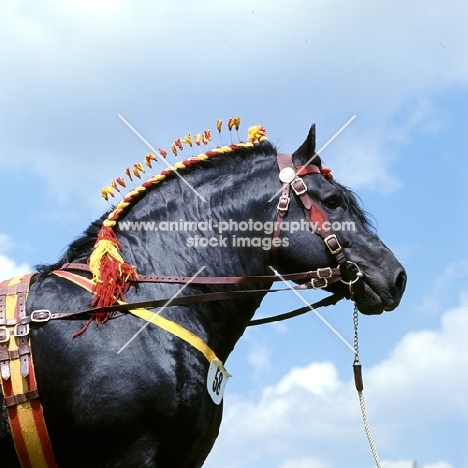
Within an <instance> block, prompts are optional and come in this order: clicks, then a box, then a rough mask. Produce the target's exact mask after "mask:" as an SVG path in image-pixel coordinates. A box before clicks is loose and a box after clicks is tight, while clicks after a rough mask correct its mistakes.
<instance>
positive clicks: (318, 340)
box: [0, 0, 468, 468]
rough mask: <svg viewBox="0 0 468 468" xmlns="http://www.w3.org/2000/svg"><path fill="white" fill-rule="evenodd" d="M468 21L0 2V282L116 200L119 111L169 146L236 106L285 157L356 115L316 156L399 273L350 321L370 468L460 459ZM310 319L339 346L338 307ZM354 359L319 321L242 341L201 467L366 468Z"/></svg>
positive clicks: (342, 311)
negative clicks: (401, 286)
mask: <svg viewBox="0 0 468 468" xmlns="http://www.w3.org/2000/svg"><path fill="white" fill-rule="evenodd" d="M467 22H468V6H467V5H466V3H465V2H458V1H446V2H436V1H425V2H422V1H414V2H403V1H400V0H396V1H393V2H388V1H381V2H371V1H360V2H346V1H329V2H325V1H314V2H310V1H308V0H307V1H306V0H302V1H300V0H297V1H296V0H288V1H283V0H280V1H275V2H271V1H269V2H267V1H266V0H257V1H249V2H246V1H236V2H214V1H208V0H195V1H190V2H189V1H158V2H154V3H153V2H149V1H136V2H119V1H114V2H113V1H105V0H94V1H90V0H87V1H83V0H82V1H69V2H58V1H42V2H36V3H31V2H24V1H8V0H7V1H4V2H2V3H1V5H0V39H1V43H2V47H1V49H0V89H1V100H0V142H1V144H0V197H1V200H2V208H1V214H2V216H1V221H0V276H1V277H2V278H8V277H10V276H13V275H15V274H20V273H22V272H26V271H28V270H30V269H31V268H32V266H33V265H35V264H37V263H40V262H52V261H55V259H56V258H57V257H58V256H59V254H60V252H61V251H62V249H63V248H64V247H65V246H66V245H67V244H68V243H69V242H70V241H71V240H72V239H73V238H74V237H76V236H77V235H79V234H80V233H81V232H82V230H83V229H84V228H85V227H86V226H87V225H88V223H89V222H90V221H92V220H93V219H95V218H96V217H98V216H100V215H101V214H102V213H103V212H104V211H105V210H107V208H108V205H107V204H106V202H105V201H104V200H103V199H102V198H101V197H100V189H101V188H102V187H103V186H105V185H107V184H108V182H109V180H110V179H112V178H113V177H116V176H119V175H121V174H122V171H123V169H124V168H125V167H127V166H128V165H129V164H133V163H134V162H139V161H141V160H142V159H143V158H144V155H145V154H146V153H147V149H148V148H147V147H146V146H145V144H144V143H143V142H142V141H141V140H139V139H138V138H137V137H136V136H135V134H133V133H132V132H131V131H130V130H129V129H128V128H127V127H126V126H125V124H124V123H123V122H122V120H121V119H119V118H118V114H121V115H122V116H123V117H124V118H125V119H126V120H128V121H129V122H130V123H131V124H132V125H133V126H134V127H135V128H136V129H138V131H139V132H140V133H141V134H142V135H144V136H145V137H146V139H147V140H148V141H150V142H151V144H152V145H154V146H160V147H163V148H166V149H169V147H170V144H171V142H172V141H174V139H175V138H177V137H180V136H184V135H185V134H186V133H187V132H188V131H192V133H196V132H197V131H200V130H202V129H206V128H211V129H212V130H214V129H215V123H216V120H217V119H219V118H222V119H227V118H229V117H231V116H237V115H239V116H241V118H242V122H243V124H242V126H241V135H242V134H245V132H246V129H247V127H248V126H249V125H253V124H256V123H260V124H262V125H263V126H265V127H266V128H267V130H268V136H269V139H270V141H272V142H273V143H275V144H277V145H278V146H279V147H280V148H281V150H282V151H293V150H294V149H295V148H296V147H297V146H298V145H299V144H300V143H302V141H303V140H304V138H305V136H306V134H307V131H308V128H309V126H310V124H311V123H313V122H315V123H316V124H317V138H318V141H317V145H318V147H320V146H322V145H323V144H325V143H326V142H327V141H328V139H329V138H330V137H332V136H333V135H334V133H335V132H336V131H337V130H338V129H339V128H340V127H341V126H342V125H344V124H345V123H346V122H347V121H348V120H349V119H350V118H351V117H352V116H354V115H355V116H356V118H355V119H354V120H353V121H352V123H351V124H350V125H349V126H348V127H347V128H346V130H345V131H343V132H342V133H341V134H340V135H339V137H338V138H336V140H334V141H333V142H332V143H331V144H330V145H329V146H327V148H326V149H325V150H324V151H323V153H322V154H321V156H322V159H323V160H324V162H325V165H327V166H330V167H332V169H333V173H334V175H335V177H336V178H337V179H338V180H339V181H341V182H343V183H345V184H346V185H349V186H351V187H352V188H353V189H355V190H356V191H357V192H358V193H359V195H360V197H361V198H362V200H363V204H364V208H365V209H366V210H367V211H369V212H370V213H372V215H373V216H374V218H375V224H376V226H377V230H378V233H379V235H380V236H381V238H382V239H383V240H384V242H385V243H386V244H387V245H388V246H389V247H390V248H392V250H393V251H394V252H395V254H396V255H397V257H398V258H399V259H400V261H401V262H402V263H403V264H404V266H405V268H406V269H407V272H408V286H407V292H406V294H405V296H404V298H403V301H402V303H401V305H400V307H399V308H398V309H397V310H396V311H394V312H392V313H386V314H384V315H382V316H379V317H363V316H362V317H361V319H360V336H361V338H360V339H361V360H362V361H363V364H364V378H365V396H366V400H367V406H368V417H369V420H370V424H371V428H372V430H373V434H374V439H375V442H376V445H377V448H378V450H379V454H380V458H381V459H382V461H383V462H382V466H383V468H413V461H415V462H417V467H418V468H464V467H466V466H468V452H467V448H466V447H467V446H468V444H467V442H468V425H467V423H468V399H467V397H466V395H467V390H468V378H467V372H466V370H467V364H468V349H467V341H466V338H465V336H466V332H467V330H468V286H467V285H468V281H467V280H468V248H467V246H466V232H467V228H468V203H467V199H468V197H467V195H468V193H467V192H468V189H467V187H468V157H467V150H468V141H467V140H468V132H467V130H468V128H467V127H468V113H467V111H466V110H467V104H468V61H467V59H466V57H467V52H468V32H467V28H466V24H467ZM187 156H189V154H188V153H187ZM306 297H307V298H308V299H310V300H311V301H313V300H316V299H317V298H318V297H320V294H319V293H315V294H313V293H311V294H308V295H307V296H306ZM300 305H301V303H300V301H299V300H298V299H297V298H296V297H294V296H293V295H292V294H287V293H285V296H283V297H282V299H281V300H278V299H277V298H275V300H274V301H273V299H269V298H267V299H265V301H264V304H263V305H262V307H261V309H260V310H259V311H258V314H259V316H261V315H266V314H270V313H276V312H283V311H286V310H289V309H291V308H294V307H299V306H300ZM322 313H323V315H324V317H325V318H326V319H327V320H328V321H329V322H330V323H331V324H332V325H333V326H334V327H335V328H336V329H337V330H338V331H339V332H340V333H341V334H342V335H343V336H344V337H345V338H347V339H348V340H349V341H350V342H351V341H352V304H351V303H341V304H339V305H338V306H336V307H334V308H332V309H328V310H325V311H323V312H322ZM352 357H353V356H352V354H351V353H350V350H349V349H348V348H347V347H346V346H345V345H343V344H342V343H341V342H340V341H339V340H338V339H337V337H336V336H335V335H334V334H333V333H331V332H330V331H329V330H328V329H327V328H326V327H325V326H324V325H323V324H322V323H321V322H320V321H319V320H318V319H317V318H316V317H315V316H314V315H312V314H311V315H307V316H304V317H301V318H297V319H295V320H293V321H290V322H287V323H283V324H278V325H266V326H264V327H261V328H256V329H249V330H247V331H246V333H245V335H244V337H243V338H242V339H241V341H240V342H239V344H238V346H237V348H236V349H235V351H234V353H233V354H232V355H231V357H230V358H229V360H228V362H227V368H228V370H229V372H230V373H231V374H233V376H234V377H233V378H232V379H231V380H230V381H229V384H228V386H227V388H226V394H225V418H224V421H223V424H222V427H221V434H220V437H219V439H218V442H217V444H216V445H215V448H214V450H213V452H212V453H211V455H210V457H209V458H208V461H207V462H206V465H205V466H207V467H208V468H214V467H215V466H216V467H220V466H222V467H226V468H249V467H256V468H258V467H261V468H290V467H294V468H338V467H343V466H346V467H350V468H363V467H364V468H365V467H369V468H370V467H371V466H373V460H372V456H371V454H370V450H369V448H368V446H367V441H366V439H365V435H364V429H363V427H362V421H361V419H360V414H359V405H358V400H357V396H356V395H355V392H354V390H353V388H352V383H351V378H352V376H351V363H352Z"/></svg>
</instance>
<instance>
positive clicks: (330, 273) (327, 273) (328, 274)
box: [317, 267, 333, 278]
mask: <svg viewBox="0 0 468 468" xmlns="http://www.w3.org/2000/svg"><path fill="white" fill-rule="evenodd" d="M322 272H325V273H324V274H323V276H322ZM317 276H318V277H319V278H331V277H332V276H333V271H332V269H331V268H330V267H326V268H319V269H318V270H317Z"/></svg>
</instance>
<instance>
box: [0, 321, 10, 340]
mask: <svg viewBox="0 0 468 468" xmlns="http://www.w3.org/2000/svg"><path fill="white" fill-rule="evenodd" d="M3 332H4V333H5V337H4V338H2V335H3ZM8 341H10V330H8V328H7V327H6V326H5V325H3V326H1V327H0V343H8Z"/></svg>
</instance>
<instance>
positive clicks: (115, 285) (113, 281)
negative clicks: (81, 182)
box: [75, 117, 267, 336]
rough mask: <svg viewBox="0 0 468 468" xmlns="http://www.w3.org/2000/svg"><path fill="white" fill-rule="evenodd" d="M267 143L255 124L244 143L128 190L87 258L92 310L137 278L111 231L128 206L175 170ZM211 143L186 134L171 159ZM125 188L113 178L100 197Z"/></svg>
mask: <svg viewBox="0 0 468 468" xmlns="http://www.w3.org/2000/svg"><path fill="white" fill-rule="evenodd" d="M239 126H240V117H235V118H231V119H229V121H228V129H229V131H231V130H232V129H233V128H234V129H235V130H236V132H237V131H238V129H239ZM216 127H217V130H218V133H220V134H221V129H222V120H218V121H217V124H216ZM220 139H221V135H220ZM266 140H267V137H266V130H265V129H264V128H263V127H262V126H260V125H255V126H253V127H250V128H249V129H248V132H247V142H239V143H237V144H231V145H229V146H226V145H224V144H222V146H219V147H217V148H213V149H210V150H208V151H206V152H204V153H203V152H201V151H200V154H198V155H197V156H193V157H190V158H188V159H185V160H183V161H181V162H176V163H175V164H174V165H172V166H169V167H168V168H167V169H165V170H163V171H161V172H160V173H159V174H156V175H153V176H151V177H149V178H148V179H147V180H146V181H145V182H143V183H141V185H139V186H138V187H136V188H134V189H132V190H130V191H129V192H128V193H127V194H126V195H125V196H123V199H122V200H121V201H120V202H119V203H117V205H116V206H115V207H114V209H113V210H112V211H111V212H110V213H109V215H108V216H107V218H106V219H105V220H104V222H103V226H102V228H101V229H100V231H99V234H98V238H97V241H96V243H95V245H94V248H93V251H92V253H91V255H90V257H89V259H88V263H89V268H90V270H91V273H92V274H93V282H94V287H93V293H94V298H93V301H92V304H91V305H92V307H105V306H112V305H114V304H117V303H118V302H119V301H124V293H125V292H126V291H127V290H128V289H129V287H130V285H131V281H132V280H135V279H137V278H138V274H137V272H136V269H135V267H134V266H132V265H130V264H129V263H126V262H125V260H124V259H123V258H122V255H121V254H120V248H121V244H120V243H119V241H118V240H117V236H116V233H115V231H114V228H115V226H116V225H117V221H118V220H119V218H120V216H121V215H122V214H123V213H124V212H125V210H126V209H127V208H128V207H129V206H130V205H132V204H134V203H135V202H136V201H138V200H139V199H140V198H141V197H142V196H143V195H144V194H145V193H146V191H147V190H148V189H149V188H151V187H152V186H154V185H156V184H158V183H160V182H161V181H163V180H164V179H166V178H167V177H168V176H170V175H172V173H173V172H174V171H177V170H180V169H185V168H187V167H190V166H193V165H195V164H198V163H200V162H202V161H205V160H207V159H210V158H213V157H216V156H220V155H223V154H226V153H230V152H233V151H235V150H237V149H239V148H242V147H245V148H249V147H253V146H254V145H257V144H259V143H261V142H263V141H266ZM210 141H212V136H211V132H210V131H209V130H205V131H204V132H202V133H197V134H196V135H195V136H194V138H193V140H192V135H191V134H190V133H188V134H187V136H185V137H184V138H178V139H176V140H175V141H174V143H172V145H171V151H172V153H173V154H174V156H177V153H178V151H180V150H183V148H184V146H183V145H184V144H185V145H188V146H190V147H191V148H192V151H193V143H195V145H196V146H198V147H201V145H202V144H203V145H205V146H207V145H208V144H209V142H210ZM231 141H232V136H231ZM221 143H222V139H221ZM158 153H159V156H161V157H162V158H166V156H167V151H165V150H163V149H161V148H158ZM153 161H157V158H156V156H155V155H153V154H152V153H149V154H147V155H146V157H145V162H144V164H145V165H146V166H147V167H148V168H152V162H153ZM145 172H146V171H145V168H144V167H143V165H142V164H138V163H137V164H134V165H133V167H132V169H130V168H129V167H128V168H127V169H126V170H125V175H126V176H127V178H128V179H129V180H130V181H132V182H133V181H134V178H136V179H141V174H143V173H145ZM126 185H127V184H126V182H125V179H124V178H123V177H118V178H116V179H113V180H112V181H111V183H110V185H108V186H107V187H104V188H103V189H102V190H101V195H102V196H103V198H104V199H105V200H109V197H115V193H114V191H117V192H119V193H121V190H122V188H126ZM109 316H110V313H97V314H95V315H94V317H93V318H94V320H95V322H96V323H98V322H106V321H107V320H108V319H109ZM93 318H92V319H93ZM92 319H90V320H89V321H88V323H87V324H86V326H85V328H84V329H83V330H81V331H80V332H78V333H76V334H75V336H78V335H79V334H81V333H82V332H83V331H85V330H86V328H87V326H88V325H89V323H90V321H91V320H92Z"/></svg>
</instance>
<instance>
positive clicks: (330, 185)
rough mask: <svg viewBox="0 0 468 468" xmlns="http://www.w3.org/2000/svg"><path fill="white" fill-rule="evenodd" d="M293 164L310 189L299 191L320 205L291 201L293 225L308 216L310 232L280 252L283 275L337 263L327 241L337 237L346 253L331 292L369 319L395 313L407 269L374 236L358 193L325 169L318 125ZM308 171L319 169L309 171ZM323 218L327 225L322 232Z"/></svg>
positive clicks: (293, 237) (297, 199)
mask: <svg viewBox="0 0 468 468" xmlns="http://www.w3.org/2000/svg"><path fill="white" fill-rule="evenodd" d="M292 161H293V165H294V167H295V168H296V173H297V174H299V175H300V178H301V179H302V180H303V182H304V186H303V187H302V186H300V187H299V188H302V190H306V194H308V196H309V197H310V199H312V200H313V202H314V206H313V207H311V209H310V210H307V209H306V207H305V206H304V203H303V200H301V198H302V197H303V196H304V195H301V194H300V195H298V194H294V196H293V197H291V200H290V207H289V213H288V216H289V217H290V218H291V221H290V222H289V226H291V225H292V220H296V222H297V221H298V220H300V219H301V217H302V218H303V217H304V216H306V217H307V219H308V221H309V230H307V229H299V230H297V232H295V233H294V234H290V236H289V242H288V246H287V247H284V246H282V247H281V248H280V249H279V252H278V256H279V260H280V262H279V265H280V267H282V270H283V271H291V270H292V269H294V270H296V271H297V269H298V268H299V269H300V270H305V269H308V268H310V267H311V265H312V267H314V268H316V267H320V266H322V267H326V266H332V265H333V264H334V263H335V264H336V263H337V262H336V254H338V252H335V251H334V250H333V247H330V246H328V245H327V242H324V239H326V238H327V237H328V236H336V241H337V245H338V247H339V249H341V252H340V255H341V258H340V259H339V260H341V262H339V263H340V268H341V273H342V279H341V281H339V282H336V283H334V284H330V285H326V289H328V290H331V291H333V292H337V293H340V294H342V295H343V296H345V297H347V298H352V299H353V300H354V301H355V302H356V305H357V307H358V309H359V310H360V311H361V312H362V313H364V314H380V313H382V312H383V311H384V310H386V311H390V310H393V309H395V308H396V307H397V306H398V304H399V303H400V300H401V297H402V295H403V292H404V290H405V285H406V273H405V270H404V268H403V267H402V265H401V264H400V263H399V262H398V260H397V259H396V258H395V256H394V255H393V253H392V252H391V250H390V249H389V248H388V247H387V246H386V245H385V244H384V243H383V242H382V241H381V240H380V239H379V237H378V236H377V235H376V234H375V233H374V232H373V231H372V226H371V224H370V222H369V221H368V219H367V217H366V214H365V213H364V212H363V210H362V209H361V208H360V206H359V203H358V201H357V197H356V196H355V195H354V194H353V192H352V191H351V190H349V189H348V188H346V187H344V186H343V185H341V184H340V183H338V182H336V181H335V180H334V179H333V177H332V175H331V172H330V171H329V170H328V169H323V168H322V166H321V160H320V157H319V156H318V155H317V154H316V153H315V125H312V127H311V128H310V131H309V134H308V135H307V138H306V140H305V141H304V143H303V144H302V145H301V146H300V147H299V148H298V149H297V150H296V151H295V152H294V153H293V154H292ZM306 167H315V168H318V169H316V170H307V169H306ZM301 168H302V169H301ZM301 172H302V173H303V175H301ZM314 213H315V215H314ZM323 217H325V218H326V220H325V221H326V223H324V227H323V228H322V230H321V226H320V224H321V223H322V222H324V219H323ZM285 219H287V218H285ZM296 226H297V224H296ZM324 228H327V229H324ZM311 231H312V232H311ZM285 235H286V234H285ZM283 244H284V243H283ZM334 254H335V255H334ZM334 257H335V258H334ZM317 263H318V264H317Z"/></svg>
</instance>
